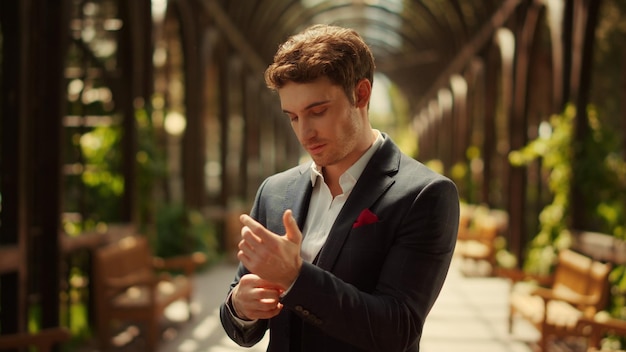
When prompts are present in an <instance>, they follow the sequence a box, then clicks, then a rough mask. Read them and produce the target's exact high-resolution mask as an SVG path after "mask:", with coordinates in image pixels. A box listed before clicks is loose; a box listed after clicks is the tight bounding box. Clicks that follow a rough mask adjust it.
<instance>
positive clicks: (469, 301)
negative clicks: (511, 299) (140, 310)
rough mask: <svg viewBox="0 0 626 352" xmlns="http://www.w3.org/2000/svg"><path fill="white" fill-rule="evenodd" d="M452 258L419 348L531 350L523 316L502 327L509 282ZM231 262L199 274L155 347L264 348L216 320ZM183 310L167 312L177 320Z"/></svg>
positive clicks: (439, 351)
mask: <svg viewBox="0 0 626 352" xmlns="http://www.w3.org/2000/svg"><path fill="white" fill-rule="evenodd" d="M459 265H460V263H459V262H458V260H456V259H455V260H453V262H452V266H451V268H450V273H449V275H448V279H447V281H446V283H445V285H444V288H443V290H442V292H441V295H440V297H439V299H438V301H437V302H436V304H435V306H434V307H433V310H432V311H431V313H430V315H429V317H428V319H427V321H426V325H425V327H424V334H423V337H422V345H421V351H422V352H449V351H464V352H530V351H532V349H531V348H530V347H529V342H533V341H535V340H536V339H537V338H538V337H539V335H538V334H537V333H536V332H535V331H534V330H533V329H532V328H531V327H530V326H527V325H525V322H524V321H521V320H520V321H516V322H515V330H514V332H513V334H512V335H510V334H509V333H508V331H507V316H508V307H507V294H508V290H509V284H508V283H507V281H505V280H503V279H500V278H491V277H466V276H464V275H463V274H461V272H460V270H459ZM235 269H236V266H235V265H234V264H233V263H229V262H225V263H222V264H219V265H216V266H214V267H212V268H211V269H209V270H207V271H206V272H203V273H200V274H198V276H197V278H196V283H197V286H196V288H195V297H196V301H195V303H194V307H193V309H194V311H195V317H194V319H193V320H192V321H191V322H190V323H182V324H176V329H169V330H167V331H166V332H165V341H162V342H161V346H160V348H159V351H158V352H231V351H232V352H235V351H251V352H260V351H265V347H266V346H267V341H266V340H264V341H262V343H260V344H258V345H257V346H255V347H253V348H250V349H246V348H241V347H238V346H237V345H235V344H234V343H233V342H232V341H230V339H229V338H228V337H227V336H226V334H225V333H224V331H223V329H222V326H221V324H220V321H219V314H218V310H219V304H220V302H221V301H222V299H223V298H224V295H225V294H226V289H227V287H228V284H229V283H230V281H231V279H232V277H233V274H234V271H235ZM185 315H186V309H177V308H176V307H174V308H173V309H171V310H170V311H168V316H169V317H170V318H171V319H172V320H174V321H175V320H180V319H181V318H182V317H184V316H185Z"/></svg>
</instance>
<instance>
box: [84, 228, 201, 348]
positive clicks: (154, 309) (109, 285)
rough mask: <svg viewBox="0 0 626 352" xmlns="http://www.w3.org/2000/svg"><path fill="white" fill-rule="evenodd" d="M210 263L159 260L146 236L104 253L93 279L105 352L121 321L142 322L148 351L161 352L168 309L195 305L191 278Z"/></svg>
mask: <svg viewBox="0 0 626 352" xmlns="http://www.w3.org/2000/svg"><path fill="white" fill-rule="evenodd" d="M205 260H206V258H205V256H204V255H203V254H200V253H197V254H193V255H190V256H184V257H176V258H168V259H162V258H156V257H153V256H152V254H151V250H150V246H149V243H148V241H147V239H146V238H145V237H143V236H130V237H126V238H124V239H122V240H120V241H118V242H116V243H113V244H109V245H106V246H104V247H102V248H98V249H97V250H96V251H95V253H94V275H93V278H94V280H95V282H94V291H95V292H94V299H95V311H96V312H95V313H96V330H97V334H98V339H99V342H100V344H101V347H102V349H104V350H106V349H108V348H109V347H110V342H111V336H112V328H111V327H112V323H113V322H114V321H117V322H140V323H142V324H143V331H144V336H145V343H146V349H145V351H155V350H156V347H157V344H158V341H159V339H160V338H159V336H160V334H159V321H160V319H161V318H162V317H163V316H164V311H165V308H166V307H167V306H169V305H170V304H172V303H173V302H175V301H178V300H185V301H186V302H187V304H188V305H189V304H190V303H191V298H192V289H193V285H192V280H191V277H192V275H193V274H194V271H195V270H196V268H197V266H198V265H200V264H202V263H204V261H205ZM165 270H180V271H181V272H182V274H181V275H172V274H170V273H168V272H165ZM189 319H191V310H189Z"/></svg>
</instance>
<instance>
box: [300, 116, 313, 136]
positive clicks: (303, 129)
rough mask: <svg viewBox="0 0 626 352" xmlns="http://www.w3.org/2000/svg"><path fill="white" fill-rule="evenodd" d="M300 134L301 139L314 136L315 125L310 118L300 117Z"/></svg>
mask: <svg viewBox="0 0 626 352" xmlns="http://www.w3.org/2000/svg"><path fill="white" fill-rule="evenodd" d="M300 136H301V138H302V139H303V140H307V139H309V138H312V137H315V126H314V124H313V123H312V122H311V120H310V119H301V121H300Z"/></svg>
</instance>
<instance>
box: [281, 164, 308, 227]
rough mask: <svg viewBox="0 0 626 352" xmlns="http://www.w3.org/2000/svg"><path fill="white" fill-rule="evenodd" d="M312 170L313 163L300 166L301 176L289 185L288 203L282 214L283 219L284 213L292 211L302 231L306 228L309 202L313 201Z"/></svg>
mask: <svg viewBox="0 0 626 352" xmlns="http://www.w3.org/2000/svg"><path fill="white" fill-rule="evenodd" d="M310 169H311V163H306V164H304V165H302V166H300V176H299V177H297V178H295V179H294V180H293V182H290V183H289V184H288V185H287V192H286V194H287V197H286V202H285V205H284V209H283V211H282V212H281V219H282V214H283V213H284V211H285V210H287V209H291V211H292V212H293V217H294V218H295V219H296V223H297V224H298V227H299V228H301V229H302V228H303V227H304V220H305V219H306V215H307V213H308V211H309V201H310V200H311V192H312V191H313V186H312V185H311V173H310ZM281 222H282V220H281Z"/></svg>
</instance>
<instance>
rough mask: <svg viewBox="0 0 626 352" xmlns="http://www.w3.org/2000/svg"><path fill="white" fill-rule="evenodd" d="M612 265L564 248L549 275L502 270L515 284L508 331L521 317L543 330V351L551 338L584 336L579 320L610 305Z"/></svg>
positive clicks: (541, 340)
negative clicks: (536, 275)
mask: <svg viewBox="0 0 626 352" xmlns="http://www.w3.org/2000/svg"><path fill="white" fill-rule="evenodd" d="M611 267H612V266H611V264H608V263H602V262H599V261H595V260H592V259H591V258H589V257H587V256H585V255H582V254H580V253H577V252H574V251H572V250H570V249H565V250H562V251H561V252H559V254H558V261H557V263H556V267H555V271H554V274H553V275H552V276H550V277H548V278H546V277H532V276H529V275H526V274H524V273H522V272H520V271H512V270H509V271H505V270H501V271H500V272H499V274H500V275H502V276H505V277H508V278H509V279H511V280H512V281H513V282H514V283H515V284H514V285H512V286H511V287H512V290H511V295H510V312H509V332H512V331H513V320H514V317H515V316H521V317H522V318H524V319H526V320H527V321H529V322H530V323H532V325H534V326H535V328H537V330H538V331H539V332H540V333H541V339H540V340H539V343H538V344H539V348H540V349H541V351H547V350H546V346H547V342H548V340H549V339H550V338H552V337H565V336H582V335H581V333H580V330H578V329H577V323H578V321H579V320H580V319H581V318H584V317H593V316H594V315H595V314H596V313H597V312H599V311H600V310H602V309H604V308H605V307H606V305H607V301H608V293H609V292H608V289H609V282H608V276H609V273H610V272H611Z"/></svg>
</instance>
